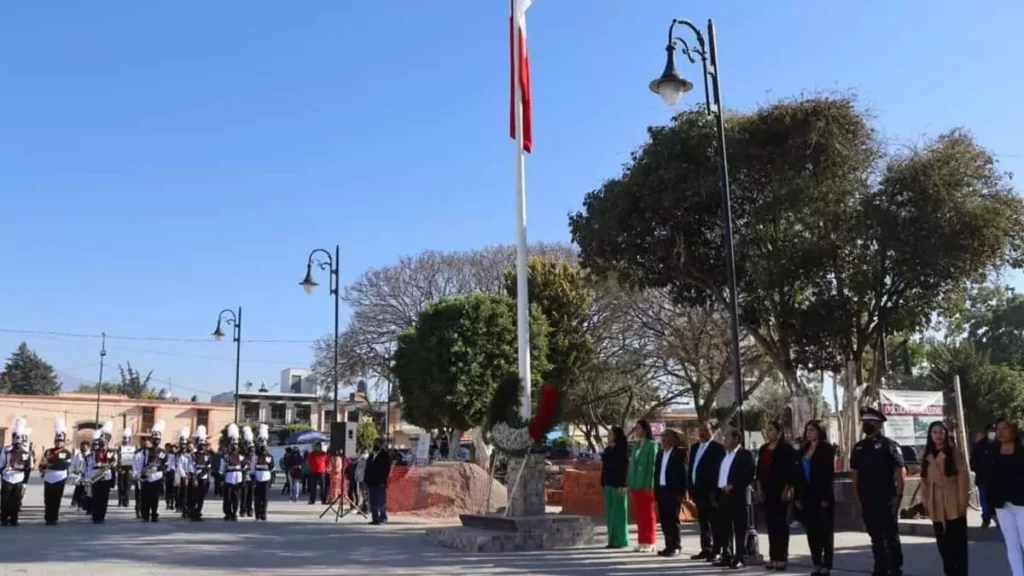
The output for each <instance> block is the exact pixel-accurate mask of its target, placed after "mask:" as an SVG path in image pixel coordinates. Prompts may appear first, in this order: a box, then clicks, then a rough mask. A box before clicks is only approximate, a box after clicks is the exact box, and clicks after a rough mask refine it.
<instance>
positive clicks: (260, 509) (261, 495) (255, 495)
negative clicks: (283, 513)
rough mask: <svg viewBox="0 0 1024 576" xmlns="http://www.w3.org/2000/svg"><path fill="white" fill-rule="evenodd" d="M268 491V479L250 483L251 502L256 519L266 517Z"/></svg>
mask: <svg viewBox="0 0 1024 576" xmlns="http://www.w3.org/2000/svg"><path fill="white" fill-rule="evenodd" d="M269 491H270V481H269V480H268V481H267V482H253V483H252V502H253V507H254V508H255V512H256V519H257V520H265V519H266V518H267V493H268V492H269Z"/></svg>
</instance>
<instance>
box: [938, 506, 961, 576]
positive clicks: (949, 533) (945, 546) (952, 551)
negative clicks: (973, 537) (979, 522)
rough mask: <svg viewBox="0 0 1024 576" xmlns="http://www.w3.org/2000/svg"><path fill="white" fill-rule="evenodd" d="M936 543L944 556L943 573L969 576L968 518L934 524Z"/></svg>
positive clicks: (949, 575)
mask: <svg viewBox="0 0 1024 576" xmlns="http://www.w3.org/2000/svg"><path fill="white" fill-rule="evenodd" d="M932 526H934V527H935V543H936V544H938V545H939V555H940V556H942V571H943V572H945V574H946V576H967V517H966V516H962V517H960V518H955V519H953V520H947V521H946V523H945V524H943V523H942V522H933V523H932Z"/></svg>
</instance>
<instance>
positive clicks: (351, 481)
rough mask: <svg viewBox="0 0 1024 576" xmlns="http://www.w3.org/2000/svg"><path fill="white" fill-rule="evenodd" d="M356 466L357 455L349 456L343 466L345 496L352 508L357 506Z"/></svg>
mask: <svg viewBox="0 0 1024 576" xmlns="http://www.w3.org/2000/svg"><path fill="white" fill-rule="evenodd" d="M358 467H359V457H358V456H355V457H354V458H350V459H349V460H348V462H347V464H346V466H345V485H346V486H345V488H346V496H347V497H348V501H349V505H350V506H351V507H352V508H353V509H357V508H359V482H358V481H357V480H356V468H358Z"/></svg>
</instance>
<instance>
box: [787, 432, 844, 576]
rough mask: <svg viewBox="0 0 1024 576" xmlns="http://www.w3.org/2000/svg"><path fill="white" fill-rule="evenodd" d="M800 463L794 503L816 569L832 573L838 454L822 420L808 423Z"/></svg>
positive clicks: (821, 572)
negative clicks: (836, 460) (835, 482)
mask: <svg viewBox="0 0 1024 576" xmlns="http://www.w3.org/2000/svg"><path fill="white" fill-rule="evenodd" d="M799 458H800V459H799V464H798V468H797V472H796V476H795V477H794V481H793V505H794V507H795V508H796V515H797V518H799V520H800V522H801V523H802V524H803V525H804V532H806V533H807V547H808V548H810V550H811V562H812V563H813V564H814V571H813V572H811V574H830V573H831V572H832V554H833V551H834V547H835V534H836V529H835V502H836V496H835V487H834V484H833V482H834V480H835V473H836V472H835V470H836V468H835V458H836V449H835V447H834V446H833V445H832V444H830V443H829V441H828V436H827V435H826V434H825V428H824V427H822V425H821V422H819V421H817V420H811V421H810V422H808V423H807V425H806V426H804V438H803V444H801V446H800V455H799Z"/></svg>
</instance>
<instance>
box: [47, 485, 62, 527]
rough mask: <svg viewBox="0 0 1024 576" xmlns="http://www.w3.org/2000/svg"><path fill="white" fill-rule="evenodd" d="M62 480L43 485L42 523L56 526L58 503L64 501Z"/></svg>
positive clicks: (58, 511) (58, 510)
mask: <svg viewBox="0 0 1024 576" xmlns="http://www.w3.org/2000/svg"><path fill="white" fill-rule="evenodd" d="M64 483H65V482H64V480H61V481H60V482H52V483H49V482H47V483H44V484H43V521H45V522H46V523H47V524H56V523H57V516H58V514H59V513H60V501H61V500H63V499H64Z"/></svg>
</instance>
